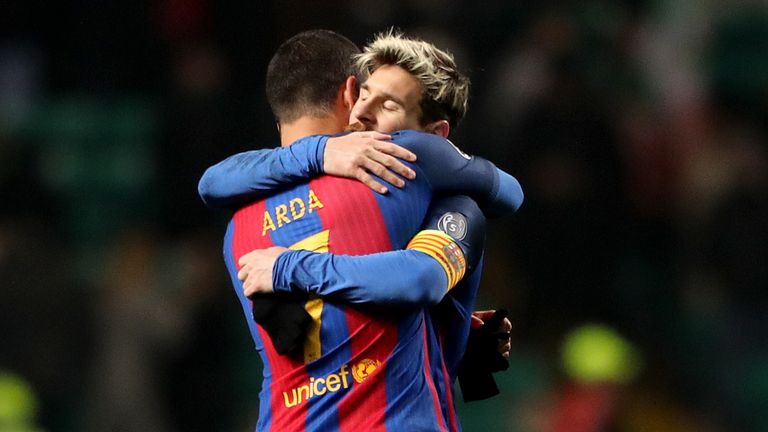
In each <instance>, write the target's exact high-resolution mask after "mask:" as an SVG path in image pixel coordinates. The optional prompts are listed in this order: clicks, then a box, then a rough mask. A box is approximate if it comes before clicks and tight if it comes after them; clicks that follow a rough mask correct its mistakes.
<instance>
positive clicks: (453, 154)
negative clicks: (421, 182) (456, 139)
mask: <svg viewBox="0 0 768 432" xmlns="http://www.w3.org/2000/svg"><path fill="white" fill-rule="evenodd" d="M392 142H394V143H395V144H398V145H400V146H403V147H405V148H407V149H408V150H411V151H412V152H414V153H415V154H416V157H417V158H418V160H419V161H420V162H422V163H423V162H428V163H440V162H445V163H451V162H453V163H458V164H463V163H466V161H468V160H470V159H472V156H470V155H468V154H466V153H464V152H463V151H461V150H460V149H459V148H458V147H457V146H456V145H455V144H453V143H452V142H451V141H450V140H448V139H446V138H443V137H442V136H440V135H436V134H432V133H426V132H419V131H415V130H401V131H396V132H393V133H392ZM417 163H418V162H417ZM420 164H421V163H420Z"/></svg>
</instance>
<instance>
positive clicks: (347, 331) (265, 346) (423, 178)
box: [224, 132, 522, 431]
mask: <svg viewBox="0 0 768 432" xmlns="http://www.w3.org/2000/svg"><path fill="white" fill-rule="evenodd" d="M394 135H395V136H394V137H393V138H394V141H395V142H396V143H398V144H400V145H403V146H404V147H406V148H409V149H411V150H412V151H414V152H415V153H416V154H417V156H418V158H419V163H418V164H416V165H413V166H412V167H413V168H414V170H415V171H416V173H417V179H416V180H415V181H411V182H408V183H407V185H406V187H405V188H404V189H402V190H401V189H394V190H392V191H391V192H390V193H389V194H387V195H379V194H376V193H374V192H372V191H371V190H370V189H369V188H368V187H367V186H365V185H363V184H362V183H359V182H357V181H352V180H347V179H340V178H335V177H329V176H322V177H318V178H315V179H313V180H310V181H308V182H305V183H303V184H300V185H298V186H294V187H291V188H289V189H286V190H284V191H282V192H280V193H277V194H276V195H273V196H270V197H268V198H266V199H262V200H260V201H257V202H255V203H252V204H249V205H246V206H245V207H242V208H241V209H240V210H238V211H237V212H236V213H235V215H234V216H233V218H232V220H231V222H230V224H229V226H228V229H227V234H226V236H225V246H224V255H225V261H226V264H227V267H228V270H229V272H230V274H231V277H232V281H233V283H234V286H235V291H236V293H237V295H238V297H239V299H240V301H241V304H242V306H243V310H244V312H245V314H246V316H247V317H249V316H250V310H251V303H250V300H248V299H247V298H245V297H244V296H243V293H242V285H241V284H240V282H239V281H238V280H237V276H236V275H237V271H238V267H237V264H236V263H237V261H238V259H239V258H240V257H241V256H242V255H244V254H245V253H247V252H249V251H251V250H253V249H260V248H266V247H269V246H273V245H279V246H284V247H289V248H292V249H304V250H310V251H317V252H332V253H335V254H347V255H364V254H371V253H376V252H383V251H388V250H392V249H401V248H403V247H404V246H405V245H406V244H407V242H408V240H409V239H410V238H411V236H413V234H414V233H416V231H417V230H418V228H419V227H420V225H421V223H422V221H423V219H424V217H425V214H426V211H427V208H428V206H429V202H430V200H431V199H432V196H433V194H434V193H437V192H459V193H461V192H464V193H468V194H474V195H475V196H477V198H478V199H480V200H481V201H482V200H485V201H488V202H492V201H493V200H494V199H498V198H499V197H502V198H506V197H509V196H517V195H515V194H517V191H514V192H513V193H512V194H511V195H510V194H509V191H508V190H504V188H503V187H502V186H503V185H502V184H501V183H502V182H501V180H500V178H499V174H498V171H497V170H496V169H495V167H493V166H492V165H491V164H490V163H489V162H487V161H486V162H484V161H482V160H480V159H478V158H470V157H468V156H466V155H463V154H461V153H460V152H458V151H457V150H456V149H455V148H453V147H452V145H450V144H448V145H446V144H445V141H444V140H441V141H440V142H436V141H435V139H439V138H438V137H436V136H434V135H427V136H425V134H419V133H415V132H398V133H396V134H394ZM294 145H295V144H294ZM241 166H242V165H241ZM515 184H516V182H515ZM517 188H518V189H519V185H517ZM518 195H519V198H520V200H522V193H521V192H520V193H519V194H518ZM516 205H518V206H519V202H518V203H517V204H516ZM389 270H390V271H392V272H397V271H407V270H408V269H394V268H393V269H389ZM305 308H306V310H307V312H308V313H309V314H310V316H311V317H312V319H313V322H312V326H311V327H310V329H309V332H308V336H307V338H306V341H305V344H304V347H303V348H304V349H303V357H302V358H294V357H287V356H280V355H278V354H277V352H276V351H275V349H274V346H273V345H272V342H271V341H270V339H269V337H268V335H267V334H266V333H265V332H264V330H263V329H261V328H260V327H259V326H257V325H256V324H255V323H254V322H253V321H252V320H251V319H247V321H248V324H249V327H250V330H251V334H252V336H253V338H254V342H255V345H256V348H257V350H258V352H259V354H260V356H261V358H262V360H263V362H264V381H263V386H262V391H261V394H260V413H259V422H258V426H257V429H258V430H274V431H301V430H322V431H334V430H351V429H355V430H356V431H361V430H366V431H367V430H372V431H376V430H382V431H383V430H392V431H396V430H397V431H399V430H409V431H419V430H425V431H432V430H445V428H446V419H445V418H444V414H443V411H442V409H441V407H440V398H439V396H438V389H437V388H436V387H435V383H434V379H433V378H432V377H433V372H432V371H431V370H430V369H431V367H433V364H434V362H433V361H431V360H430V358H429V355H430V354H429V353H430V350H428V349H427V338H428V335H427V332H428V326H427V325H425V319H426V318H425V313H424V311H423V310H421V309H419V310H398V311H392V310H382V309H378V310H377V309H376V308H370V307H364V306H362V305H351V304H342V303H336V302H331V301H323V300H322V299H320V298H309V299H308V300H307V302H306V304H305Z"/></svg>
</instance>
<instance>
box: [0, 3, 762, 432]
mask: <svg viewBox="0 0 768 432" xmlns="http://www.w3.org/2000/svg"><path fill="white" fill-rule="evenodd" d="M390 26H396V27H399V28H401V29H403V30H405V31H406V32H408V33H409V34H414V35H420V36H422V37H424V38H426V39H428V40H430V41H433V42H435V43H436V44H437V45H439V46H442V47H446V48H448V49H449V50H451V51H452V52H454V54H455V55H456V56H457V59H458V61H459V63H460V64H461V65H462V66H463V67H464V69H465V70H467V71H468V72H469V74H470V76H471V78H472V80H473V85H474V86H473V99H472V101H471V107H470V112H469V115H468V117H467V119H466V120H465V122H464V123H463V124H462V125H460V126H459V129H458V130H457V131H456V132H455V135H454V136H453V138H454V141H455V142H456V143H458V144H459V145H460V146H461V147H463V148H464V149H465V150H467V151H469V152H471V153H475V154H478V155H482V156H485V157H488V158H490V159H491V160H494V161H495V162H496V163H497V164H498V165H499V166H501V167H503V168H504V169H506V170H507V171H509V172H511V173H513V174H515V175H516V176H517V177H518V178H519V179H520V181H521V183H522V184H523V186H524V188H525V191H526V202H525V205H524V206H523V208H522V209H521V211H520V212H519V213H518V215H516V216H514V217H509V218H505V219H502V220H497V221H494V222H493V224H492V226H491V229H490V230H489V235H488V239H489V247H488V254H487V268H486V271H485V277H484V283H483V288H482V296H481V298H480V299H479V307H484V306H489V307H491V306H495V307H500V306H506V307H507V308H509V309H510V310H511V312H512V319H513V324H514V330H513V352H512V357H511V367H510V370H509V371H507V372H505V373H503V374H501V375H499V376H498V379H499V382H500V385H501V387H502V394H501V395H500V396H499V397H496V398H495V399H492V400H488V401H485V402H479V403H474V404H468V405H465V404H463V403H461V402H459V409H460V410H461V415H462V417H463V424H464V428H465V430H467V431H470V432H471V431H490V430H493V431H609V430H610V431H736V430H739V431H765V430H768V344H766V342H768V308H767V307H766V305H767V303H768V251H767V250H766V245H768V169H767V168H768V127H767V125H768V4H766V2H765V1H748V0H732V1H728V2H718V1H711V0H655V1H642V0H634V1H632V0H623V1H608V0H583V1H573V2H548V1H539V2H518V1H506V0H485V1H460V0H419V1H406V0H397V1H390V2H385V1H380V0H357V1H352V0H347V1H335V2H314V1H298V0H295V1H290V0H289V1H281V2H277V1H275V2H255V1H249V2H246V1H230V2H214V1H212V0H154V1H143V2H136V1H127V0H114V1H109V2H102V1H93V0H82V1H70V2H66V1H65V2H46V1H40V0H25V1H20V0H9V1H8V0H7V1H3V2H0V35H2V37H0V200H1V202H2V210H0V281H2V282H1V283H2V289H1V290H0V334H2V337H1V338H0V341H1V342H2V345H1V347H0V424H2V425H3V426H0V429H1V430H4V431H10V430H16V431H22V430H26V431H33V430H35V431H37V430H45V431H106V430H115V431H117V430H119V431H161V432H162V431H182V430H200V431H214V430H215V431H248V430H252V428H253V425H254V423H255V415H256V412H257V405H256V404H257V394H256V393H257V391H258V382H259V376H260V373H261V372H260V370H259V367H258V366H257V365H258V363H259V361H258V359H257V355H256V354H255V352H253V350H252V347H251V342H250V339H249V337H248V335H247V331H246V328H245V326H244V325H243V322H242V321H243V318H242V315H241V311H240V310H239V309H238V305H237V303H236V300H235V298H234V296H233V295H232V293H231V288H230V285H229V281H228V279H227V277H226V275H225V272H224V266H223V264H222V260H221V255H220V244H221V241H220V240H221V236H222V233H223V228H224V224H225V221H226V215H222V214H216V213H214V212H211V211H208V210H207V209H205V208H204V207H203V205H202V204H201V202H200V201H199V200H198V198H197V194H196V182H197V179H198V178H199V176H200V174H201V173H202V171H203V169H204V168H205V167H206V166H208V165H210V164H212V163H214V162H216V161H218V160H220V159H222V158H223V157H225V156H227V155H228V154H230V153H233V152H236V151H242V150H246V149H252V148H262V147H271V146H274V145H276V143H277V142H278V140H277V133H276V130H275V127H274V125H273V121H272V118H271V115H270V113H269V110H268V107H267V104H266V101H265V98H264V91H263V85H264V82H263V81H264V79H263V78H264V73H265V67H266V62H267V61H268V59H269V57H270V56H271V54H272V53H273V52H274V50H275V48H276V47H277V46H278V45H279V43H280V42H282V41H283V40H285V39H286V38H288V37H290V36H291V35H293V34H295V33H296V32H299V31H301V30H305V29H309V28H318V27H322V28H330V29H333V30H337V31H339V32H341V33H343V34H345V35H347V36H348V37H350V38H351V39H352V40H354V41H355V42H357V43H359V44H361V45H362V44H364V43H365V42H366V41H367V40H368V39H369V38H370V37H371V35H372V34H373V33H375V32H378V31H382V30H385V29H387V28H388V27H390ZM12 428H15V429H12Z"/></svg>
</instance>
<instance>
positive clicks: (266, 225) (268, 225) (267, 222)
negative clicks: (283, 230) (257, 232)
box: [261, 211, 275, 237]
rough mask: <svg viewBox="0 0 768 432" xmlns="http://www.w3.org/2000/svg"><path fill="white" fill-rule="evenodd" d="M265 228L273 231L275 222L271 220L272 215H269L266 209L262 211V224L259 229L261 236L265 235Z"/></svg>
mask: <svg viewBox="0 0 768 432" xmlns="http://www.w3.org/2000/svg"><path fill="white" fill-rule="evenodd" d="M267 230H271V231H274V230H275V223H274V222H272V216H270V215H269V212H268V211H264V226H263V228H262V229H261V236H262V237H264V236H265V235H267Z"/></svg>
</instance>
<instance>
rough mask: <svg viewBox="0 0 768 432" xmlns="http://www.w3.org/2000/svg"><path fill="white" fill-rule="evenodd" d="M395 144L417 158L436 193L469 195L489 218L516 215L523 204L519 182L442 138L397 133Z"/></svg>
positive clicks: (422, 172)
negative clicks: (409, 151) (412, 153)
mask: <svg viewBox="0 0 768 432" xmlns="http://www.w3.org/2000/svg"><path fill="white" fill-rule="evenodd" d="M392 142H394V143H395V144H398V145H401V146H403V147H405V148H407V149H409V150H411V151H413V152H414V153H415V154H416V155H417V156H418V167H419V169H418V170H417V172H418V173H419V175H424V176H425V177H426V181H427V182H428V183H429V184H430V186H431V188H432V190H433V192H435V193H441V194H450V195H467V196H469V197H470V198H472V199H474V200H475V201H476V202H477V204H478V205H479V206H480V208H481V209H482V210H483V213H485V215H486V216H487V217H497V216H501V215H504V214H510V213H514V212H515V211H517V209H518V208H520V206H521V205H522V203H523V198H524V196H523V189H522V187H521V186H520V183H519V182H518V181H517V179H515V178H514V177H513V176H511V175H510V174H508V173H506V172H504V171H502V170H500V169H498V168H497V167H496V166H495V165H494V164H493V163H492V162H490V161H488V160H486V159H483V158H480V157H477V156H470V155H468V154H465V153H463V152H462V151H461V150H459V149H458V148H457V147H456V146H455V145H453V143H451V142H450V141H448V140H446V139H445V138H443V137H440V136H438V135H435V134H428V133H423V132H417V131H398V132H394V133H393V134H392Z"/></svg>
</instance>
